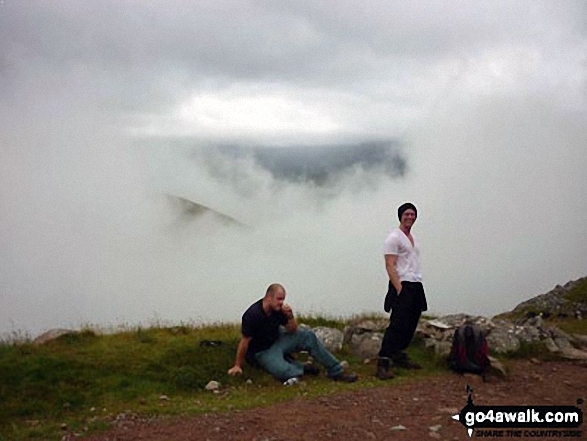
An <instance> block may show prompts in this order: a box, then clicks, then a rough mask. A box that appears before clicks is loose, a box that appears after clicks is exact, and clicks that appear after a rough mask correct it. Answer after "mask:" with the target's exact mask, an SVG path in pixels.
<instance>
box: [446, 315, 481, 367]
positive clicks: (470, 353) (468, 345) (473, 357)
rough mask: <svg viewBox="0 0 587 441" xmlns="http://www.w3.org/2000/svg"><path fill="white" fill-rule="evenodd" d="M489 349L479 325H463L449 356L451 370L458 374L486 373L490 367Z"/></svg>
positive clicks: (457, 331)
mask: <svg viewBox="0 0 587 441" xmlns="http://www.w3.org/2000/svg"><path fill="white" fill-rule="evenodd" d="M488 355H489V347H488V345H487V340H485V335H484V333H483V331H482V330H481V328H480V327H479V326H477V325H471V324H464V325H461V326H460V327H459V328H457V330H456V331H455V333H454V336H453V339H452V347H451V350H450V355H449V356H448V364H449V366H450V368H451V369H452V370H454V371H456V372H471V373H474V374H481V375H483V374H484V373H485V370H486V369H487V368H488V367H489V357H488Z"/></svg>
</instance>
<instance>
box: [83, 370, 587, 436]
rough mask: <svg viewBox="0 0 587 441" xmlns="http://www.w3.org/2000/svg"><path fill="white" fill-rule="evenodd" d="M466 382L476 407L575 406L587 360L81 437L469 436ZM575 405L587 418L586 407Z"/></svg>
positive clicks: (132, 424) (126, 426)
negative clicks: (461, 416)
mask: <svg viewBox="0 0 587 441" xmlns="http://www.w3.org/2000/svg"><path fill="white" fill-rule="evenodd" d="M392 381H393V380H392ZM467 384H470V385H471V387H473V389H474V394H473V398H474V402H475V404H476V405H577V399H579V398H582V399H584V400H586V399H587V364H584V363H583V364H582V363H572V362H544V363H533V362H531V361H518V362H516V363H514V364H513V366H512V372H511V374H510V376H509V378H508V379H506V380H498V379H492V380H491V381H489V382H486V383H483V382H482V381H481V379H480V378H479V377H475V376H464V377H463V376H459V375H456V374H449V373H447V374H446V375H442V376H438V377H434V378H432V379H428V380H425V381H423V382H420V383H417V384H416V383H414V384H404V385H399V386H395V387H380V388H374V389H366V390H362V391H358V392H344V393H341V394H337V395H330V396H327V397H321V398H311V399H295V400H292V401H289V402H285V403H281V404H277V405H274V406H271V407H268V408H263V409H251V410H247V411H234V412H229V413H222V414H205V415H202V416H198V417H184V418H174V419H161V420H155V421H151V422H140V421H123V422H121V423H118V425H117V426H116V427H115V428H113V429H112V430H111V431H109V432H107V433H103V434H101V435H100V436H95V437H92V438H87V440H93V441H97V440H103V441H104V440H118V441H130V440H133V441H134V440H210V441H229V440H256V441H277V440H364V441H366V440H390V439H393V440H409V441H415V440H432V439H440V440H455V441H456V440H467V439H469V437H468V436H467V433H466V431H465V428H464V427H463V426H462V425H461V424H460V423H458V422H457V421H454V420H452V419H451V415H453V414H455V413H458V412H459V411H460V410H461V409H462V407H463V406H464V405H465V404H466V399H467V393H466V385H467ZM579 408H581V409H582V410H583V412H584V414H585V416H586V417H587V404H581V405H579ZM398 426H403V428H405V429H402V428H400V427H398ZM431 428H432V429H431ZM579 429H581V430H582V432H583V434H582V437H581V438H565V439H587V423H584V424H583V425H582V426H581V427H580V428H579ZM476 435H477V434H476ZM476 435H474V436H473V438H479V437H478V436H476ZM492 439H502V438H501V437H498V438H492ZM504 439H508V438H506V437H504ZM509 439H517V440H526V439H532V440H553V439H556V438H553V437H548V438H538V437H532V438H528V437H521V438H520V437H518V438H511V437H510V438H509ZM558 439H560V438H558Z"/></svg>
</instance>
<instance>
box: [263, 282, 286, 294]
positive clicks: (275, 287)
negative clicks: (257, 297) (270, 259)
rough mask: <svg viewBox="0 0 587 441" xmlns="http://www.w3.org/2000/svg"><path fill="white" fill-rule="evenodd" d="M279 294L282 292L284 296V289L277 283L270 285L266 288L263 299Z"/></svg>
mask: <svg viewBox="0 0 587 441" xmlns="http://www.w3.org/2000/svg"><path fill="white" fill-rule="evenodd" d="M279 292H283V293H284V294H285V288H284V287H283V285H280V284H279V283H272V284H271V285H269V287H268V288H267V292H266V293H265V297H268V296H274V295H275V294H277V293H279Z"/></svg>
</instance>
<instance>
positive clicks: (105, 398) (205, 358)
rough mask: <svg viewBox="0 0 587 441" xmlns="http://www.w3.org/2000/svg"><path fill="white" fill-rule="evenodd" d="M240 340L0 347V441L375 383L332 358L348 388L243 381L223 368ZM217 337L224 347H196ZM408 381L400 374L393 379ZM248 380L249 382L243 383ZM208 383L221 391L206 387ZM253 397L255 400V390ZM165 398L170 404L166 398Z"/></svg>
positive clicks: (126, 339)
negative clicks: (346, 372) (347, 372)
mask: <svg viewBox="0 0 587 441" xmlns="http://www.w3.org/2000/svg"><path fill="white" fill-rule="evenodd" d="M302 321H303V322H304V323H307V324H309V325H310V326H334V327H337V328H342V327H344V323H343V322H342V321H337V320H332V319H324V318H306V319H302ZM238 339H239V329H238V327H237V326H236V325H217V326H209V327H201V328H196V327H188V326H178V327H172V328H156V327H154V328H148V329H141V328H139V329H135V330H133V331H128V332H122V333H118V334H112V335H96V334H95V333H93V332H92V331H84V332H82V333H79V334H73V335H65V336H62V337H60V338H58V339H56V340H54V341H52V342H49V343H47V344H44V345H41V346H33V345H32V344H30V343H26V344H18V345H14V344H3V345H0V403H2V405H1V406H0V440H5V439H11V440H12V439H35V438H37V439H60V438H61V436H62V435H63V433H62V431H61V429H60V427H61V425H62V424H67V429H68V430H74V431H76V432H84V433H87V432H88V431H92V430H95V429H99V428H103V427H106V426H107V424H108V421H111V420H112V418H114V417H115V416H116V415H118V414H120V413H123V412H127V411H131V412H133V413H138V414H141V415H153V414H157V415H161V414H171V415H176V414H194V413H201V412H210V411H223V410H230V409H236V408H247V407H254V406H262V405H269V404H271V403H274V402H276V401H280V400H284V399H288V398H291V397H293V396H298V395H304V396H313V395H320V394H327V393H333V392H336V391H340V390H345V389H353V388H363V387H370V386H374V385H380V383H377V382H376V381H375V379H374V377H373V375H372V374H373V370H374V367H373V366H372V365H367V366H366V365H364V363H363V361H362V360H359V359H356V358H353V357H352V356H350V354H348V353H345V352H343V353H341V354H338V355H339V357H340V358H341V359H346V360H347V361H349V363H350V364H351V369H352V370H353V371H355V372H358V373H359V374H360V375H361V381H360V382H359V383H357V384H354V385H346V384H339V383H334V382H332V381H329V380H327V379H326V378H324V376H319V377H317V378H310V379H308V380H307V381H305V382H304V384H303V386H302V387H299V388H298V387H296V388H284V387H283V386H282V385H281V383H279V382H277V381H275V380H273V379H272V378H271V377H270V376H268V375H267V374H265V373H263V372H261V371H259V370H257V369H253V368H250V367H248V366H247V367H246V368H245V374H244V375H243V376H242V377H238V378H232V377H230V376H229V375H227V373H226V371H227V370H228V368H230V367H231V366H232V364H233V362H234V355H235V351H236V346H237V343H238ZM202 340H220V341H222V342H223V344H222V345H221V346H217V347H209V346H200V342H201V341H202ZM411 351H412V355H413V357H414V358H415V359H417V360H419V361H421V362H423V363H424V364H425V365H426V367H427V369H426V370H424V371H423V372H421V373H419V374H418V375H417V376H418V377H424V376H426V375H430V374H434V373H438V372H441V371H442V369H441V368H440V364H441V362H439V361H438V360H435V359H434V357H431V356H430V355H429V354H428V353H427V352H426V351H425V350H424V348H423V347H422V345H415V346H414V348H413V349H412V350H411ZM410 378H414V374H412V373H408V372H403V373H401V372H400V378H398V380H399V381H404V380H409V379H410ZM247 379H251V380H252V384H248V383H247V382H246V380H247ZM210 380H217V381H219V382H220V383H221V384H222V389H221V392H220V393H218V394H213V393H211V392H207V391H205V390H204V386H205V385H206V384H207V383H208V381H210ZM253 391H254V393H252V392H253ZM161 395H166V396H167V397H169V400H162V399H161V398H160V397H161Z"/></svg>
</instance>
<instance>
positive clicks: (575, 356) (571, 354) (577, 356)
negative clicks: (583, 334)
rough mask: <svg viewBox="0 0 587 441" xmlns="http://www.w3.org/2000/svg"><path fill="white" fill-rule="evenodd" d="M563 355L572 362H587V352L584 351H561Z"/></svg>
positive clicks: (570, 349)
mask: <svg viewBox="0 0 587 441" xmlns="http://www.w3.org/2000/svg"><path fill="white" fill-rule="evenodd" d="M561 355H562V356H563V357H565V358H568V359H570V360H587V351H582V350H580V349H575V348H572V347H571V348H563V349H561Z"/></svg>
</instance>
